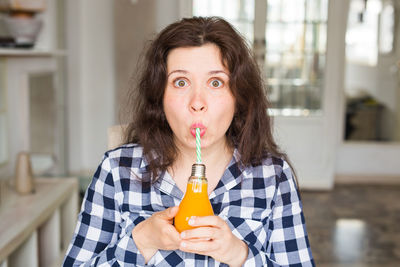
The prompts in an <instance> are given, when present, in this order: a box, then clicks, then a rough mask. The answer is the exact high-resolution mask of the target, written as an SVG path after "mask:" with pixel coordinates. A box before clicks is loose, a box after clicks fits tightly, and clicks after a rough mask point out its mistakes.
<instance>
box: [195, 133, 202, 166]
mask: <svg viewBox="0 0 400 267" xmlns="http://www.w3.org/2000/svg"><path fill="white" fill-rule="evenodd" d="M196 155H197V163H201V145H200V128H196Z"/></svg>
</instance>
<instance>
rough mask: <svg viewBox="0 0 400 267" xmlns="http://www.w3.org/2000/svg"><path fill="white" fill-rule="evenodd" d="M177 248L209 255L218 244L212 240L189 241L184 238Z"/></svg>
mask: <svg viewBox="0 0 400 267" xmlns="http://www.w3.org/2000/svg"><path fill="white" fill-rule="evenodd" d="M179 249H180V250H182V251H185V252H192V253H197V254H205V255H209V254H210V253H211V252H212V251H215V250H217V249H218V245H217V244H216V243H215V242H213V241H201V242H199V241H189V240H184V241H182V242H181V243H180V246H179Z"/></svg>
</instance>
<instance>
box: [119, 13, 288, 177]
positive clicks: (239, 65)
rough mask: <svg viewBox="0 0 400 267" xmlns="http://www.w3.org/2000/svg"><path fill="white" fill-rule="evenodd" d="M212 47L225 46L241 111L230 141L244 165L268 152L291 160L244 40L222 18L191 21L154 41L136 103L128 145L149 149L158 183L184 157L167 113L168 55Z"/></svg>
mask: <svg viewBox="0 0 400 267" xmlns="http://www.w3.org/2000/svg"><path fill="white" fill-rule="evenodd" d="M207 43H213V44H215V45H217V46H218V47H219V49H220V52H221V56H222V61H223V64H224V65H225V67H226V68H227V69H228V70H229V73H230V77H229V86H230V88H231V90H232V93H233V95H234V97H235V101H236V107H235V114H234V118H233V121H232V123H231V125H230V127H229V129H228V131H227V132H226V137H227V140H228V142H229V144H230V145H231V146H232V147H236V148H237V149H238V151H239V153H240V156H241V159H240V161H241V162H240V163H241V164H242V165H243V166H249V165H257V164H260V163H261V161H262V159H263V158H265V157H266V155H267V154H269V155H272V156H277V157H281V158H282V157H283V158H284V159H286V155H285V154H284V153H282V152H281V151H280V150H279V148H278V146H277V144H276V143H275V141H274V138H273V135H272V121H271V117H270V116H269V115H268V113H267V108H268V107H269V103H268V100H267V97H266V92H265V86H264V83H263V79H262V75H261V73H260V69H259V68H258V66H257V63H256V61H255V60H254V57H253V56H252V53H251V49H250V48H249V47H248V45H247V44H246V42H245V40H244V38H243V37H242V36H241V35H240V33H238V32H237V31H236V30H235V29H234V28H233V27H232V26H231V25H230V24H229V23H228V22H226V21H225V20H223V19H222V18H218V17H193V18H185V19H182V20H180V21H178V22H175V23H173V24H171V25H169V26H167V27H166V28H165V29H164V30H162V31H161V32H160V33H159V34H158V35H157V36H156V38H155V40H153V41H152V42H151V43H150V46H149V47H148V49H147V53H146V55H145V58H144V62H143V64H141V72H140V74H139V80H138V82H137V84H136V87H135V88H134V90H135V91H134V92H135V94H134V97H133V99H132V103H131V107H132V108H133V111H132V121H131V122H130V123H129V126H128V128H127V130H126V136H125V142H126V143H139V144H141V145H142V146H143V153H144V156H145V158H146V160H147V162H148V164H149V165H148V171H149V172H150V173H151V178H152V180H153V181H155V180H157V177H158V175H159V174H160V173H161V172H163V171H165V170H166V169H167V168H168V167H169V166H171V165H172V164H173V162H174V160H175V159H176V157H177V153H178V152H177V147H176V146H175V145H174V138H173V132H172V130H171V128H170V127H169V125H168V122H167V120H166V117H165V114H164V110H163V97H164V90H165V87H166V82H167V57H168V54H169V52H170V51H171V50H172V49H175V48H178V47H199V46H202V45H204V44H207Z"/></svg>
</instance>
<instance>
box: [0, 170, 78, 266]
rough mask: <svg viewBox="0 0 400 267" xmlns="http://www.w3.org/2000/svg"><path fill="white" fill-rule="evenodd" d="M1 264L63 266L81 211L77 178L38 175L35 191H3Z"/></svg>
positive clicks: (0, 220)
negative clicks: (19, 193)
mask: <svg viewBox="0 0 400 267" xmlns="http://www.w3.org/2000/svg"><path fill="white" fill-rule="evenodd" d="M1 193H2V194H3V195H7V197H6V199H4V197H2V200H1V201H2V202H1V204H0V267H5V266H7V267H14V266H15V267H19V266H21V267H22V266H32V267H38V266H40V267H47V266H60V262H61V260H62V258H63V255H64V253H65V250H66V248H67V247H68V244H69V242H70V240H71V237H72V233H73V231H74V227H75V224H76V219H77V213H78V180H77V179H76V178H35V192H34V193H33V194H29V195H24V196H21V195H18V194H17V193H15V191H14V190H13V189H12V188H10V186H8V189H4V184H3V188H2V190H1Z"/></svg>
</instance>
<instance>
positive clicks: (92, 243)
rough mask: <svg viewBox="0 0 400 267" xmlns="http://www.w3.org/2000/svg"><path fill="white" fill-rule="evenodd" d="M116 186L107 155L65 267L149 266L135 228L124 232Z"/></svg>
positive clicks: (84, 207)
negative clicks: (121, 224)
mask: <svg viewBox="0 0 400 267" xmlns="http://www.w3.org/2000/svg"><path fill="white" fill-rule="evenodd" d="M114 182H115V181H114V178H113V175H112V169H111V165H110V159H109V158H108V157H107V154H106V156H105V157H104V158H103V161H102V163H101V164H100V166H99V167H98V169H97V170H96V172H95V174H94V177H93V180H92V182H91V184H90V185H89V187H88V189H87V191H86V193H85V196H84V199H83V202H82V207H81V211H80V213H79V216H78V223H77V226H76V228H75V233H74V236H73V238H72V241H71V243H70V245H69V248H68V250H67V254H66V256H65V258H64V262H63V266H98V265H102V264H104V265H107V266H120V265H124V266H145V259H144V257H143V255H141V254H140V252H139V250H138V248H137V247H136V245H135V242H134V241H133V238H132V237H131V231H132V229H133V225H132V226H130V227H127V228H126V230H125V231H121V227H120V223H121V215H120V212H119V205H118V202H117V200H116V197H115V195H116V190H115V185H114Z"/></svg>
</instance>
